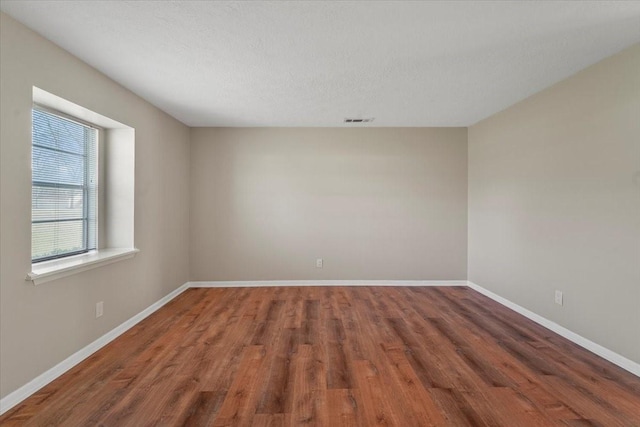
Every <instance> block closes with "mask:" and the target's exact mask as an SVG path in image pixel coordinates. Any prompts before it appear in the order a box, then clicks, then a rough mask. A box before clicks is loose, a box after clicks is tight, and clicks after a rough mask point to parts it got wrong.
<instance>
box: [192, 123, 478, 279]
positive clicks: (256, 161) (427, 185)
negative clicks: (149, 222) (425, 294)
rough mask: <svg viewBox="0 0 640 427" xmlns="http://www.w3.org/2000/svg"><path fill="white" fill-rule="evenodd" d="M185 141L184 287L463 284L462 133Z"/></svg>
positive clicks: (202, 136)
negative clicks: (210, 283) (187, 283)
mask: <svg viewBox="0 0 640 427" xmlns="http://www.w3.org/2000/svg"><path fill="white" fill-rule="evenodd" d="M191 138H192V141H191V253H190V260H191V279H192V280H300V279H302V280H304V279H306V280H312V279H390V280H393V279H398V280H400V279H404V280H411V279H413V280H420V279H427V280H428V279H433V280H435V279H450V280H456V279H462V280H464V279H466V269H467V266H466V265H467V261H466V259H467V255H466V241H467V209H466V205H467V131H466V129H463V128H449V129H428V128H404V129H393V128H368V129H332V128H322V129H309V128H305V129H299V128H287V129H277V128H275V129H274V128H271V129H265V128H252V129H238V128H228V129H224V128H216V129H212V128H200V129H192V131H191ZM316 258H323V259H324V268H322V269H318V268H316V266H315V261H316Z"/></svg>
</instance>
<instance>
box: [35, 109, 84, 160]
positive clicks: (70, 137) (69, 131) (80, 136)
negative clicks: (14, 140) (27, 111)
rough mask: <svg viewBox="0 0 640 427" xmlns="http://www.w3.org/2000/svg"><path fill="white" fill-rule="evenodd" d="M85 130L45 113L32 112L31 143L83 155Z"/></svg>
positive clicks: (73, 123) (75, 124)
mask: <svg viewBox="0 0 640 427" xmlns="http://www.w3.org/2000/svg"><path fill="white" fill-rule="evenodd" d="M85 129H86V126H83V125H81V124H79V123H75V122H72V121H70V120H66V119H64V118H62V117H59V116H56V115H53V114H50V113H47V112H45V111H39V110H33V143H34V145H42V146H45V147H49V148H55V149H58V150H63V151H69V152H72V153H77V154H83V153H84V152H85V145H84V143H85V140H84V136H85Z"/></svg>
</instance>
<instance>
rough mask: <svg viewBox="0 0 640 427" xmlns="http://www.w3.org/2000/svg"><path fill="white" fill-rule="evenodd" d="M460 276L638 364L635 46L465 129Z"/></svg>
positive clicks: (639, 196)
mask: <svg viewBox="0 0 640 427" xmlns="http://www.w3.org/2000/svg"><path fill="white" fill-rule="evenodd" d="M469 280H470V281H472V282H475V283H477V284H478V285H480V286H483V287H485V288H487V289H490V290H491V291H493V292H495V293H497V294H499V295H501V296H503V297H505V298H507V299H510V300H512V301H514V302H516V303H518V304H520V305H522V306H524V307H526V308H528V309H530V310H532V311H534V312H536V313H538V314H540V315H542V316H544V317H546V318H548V319H551V320H553V321H555V322H557V323H559V324H560V325H562V326H565V327H566V328H568V329H570V330H572V331H574V332H576V333H578V334H580V335H582V336H584V337H586V338H588V339H591V340H592V341H595V342H596V343H598V344H600V345H603V346H605V347H607V348H609V349H611V350H613V351H615V352H618V353H620V354H622V355H623V356H626V357H627V358H629V359H632V360H634V361H635V362H640V45H635V46H634V47H632V48H630V49H628V50H626V51H624V52H622V53H620V54H618V55H615V56H613V57H611V58H609V59H606V60H604V61H602V62H600V63H598V64H596V65H594V66H592V67H590V68H588V69H586V70H584V71H582V72H580V73H578V74H576V75H575V76H573V77H571V78H569V79H567V80H565V81H563V82H561V83H559V84H557V85H555V86H553V87H551V88H549V89H547V90H545V91H543V92H541V93H539V94H537V95H534V96H532V97H531V98H529V99H527V100H525V101H524V102H521V103H519V104H517V105H516V106H513V107H511V108H509V109H507V110H506V111H503V112H501V113H499V114H496V115H495V116H493V117H491V118H489V119H487V120H485V121H483V122H480V123H479V124H477V125H475V126H472V127H471V128H470V129H469ZM556 289H558V290H562V291H563V292H564V297H565V305H564V306H563V307H560V306H558V305H554V303H553V297H554V291H555V290H556Z"/></svg>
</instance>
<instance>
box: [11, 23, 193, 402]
mask: <svg viewBox="0 0 640 427" xmlns="http://www.w3.org/2000/svg"><path fill="white" fill-rule="evenodd" d="M0 31H1V35H0V41H1V46H0V93H1V94H2V96H1V98H0V99H1V101H0V102H1V104H0V142H1V143H0V162H1V164H0V197H1V199H0V202H1V206H2V211H1V216H0V234H1V243H0V337H1V338H0V396H5V395H7V394H8V393H10V392H11V391H13V390H15V389H16V388H18V387H20V386H22V385H24V384H25V383H27V382H28V381H30V380H31V379H33V378H34V377H36V376H37V375H39V374H41V373H42V372H44V371H46V370H47V369H49V368H51V367H52V366H54V365H55V364H57V363H58V362H60V361H62V360H63V359H65V358H66V357H68V356H70V355H71V354H73V353H74V352H76V351H77V350H79V349H80V348H82V347H84V346H85V345H87V344H89V343H90V342H91V341H93V340H95V339H96V338H98V337H100V336H101V335H103V334H104V333H106V332H108V331H109V330H111V329H113V328H114V327H115V326H117V325H118V324H120V323H122V322H123V321H125V320H127V319H128V318H129V317H131V316H133V315H134V314H137V313H139V312H140V311H141V310H143V309H144V308H146V307H147V306H149V305H150V304H152V303H153V302H155V301H157V300H158V299H160V298H161V297H163V296H165V295H166V294H168V293H169V292H171V291H172V290H173V289H175V288H177V287H178V286H180V285H182V284H183V283H185V282H186V281H187V280H188V251H189V248H188V243H187V240H188V234H189V212H188V203H189V182H188V178H189V172H188V165H189V130H188V128H187V127H186V126H184V125H182V124H181V123H179V122H178V121H176V120H174V119H173V118H171V117H169V116H168V115H166V114H165V113H163V112H161V111H159V110H158V109H156V108H155V107H153V106H151V105H150V104H148V103H146V102H145V101H143V100H142V99H140V98H138V97H137V96H135V95H133V94H132V93H131V92H129V91H127V90H126V89H124V88H122V87H121V86H119V85H117V84H116V83H114V82H113V81H111V80H109V79H108V78H106V77H105V76H103V75H102V74H100V73H99V72H97V71H96V70H94V69H92V68H90V67H89V66H87V65H86V64H84V63H82V62H80V61H79V60H78V59H76V58H74V57H73V56H71V55H70V54H68V53H67V52H65V51H63V50H61V49H60V48H58V47H56V46H55V45H53V44H52V43H50V42H48V41H46V40H44V39H43V38H41V37H40V36H38V35H36V34H35V33H34V32H32V31H31V30H29V29H27V28H26V27H24V26H23V25H21V24H19V23H17V22H16V21H14V20H13V19H11V18H9V17H8V16H7V15H5V14H2V16H1V22H0ZM34 85H35V86H37V87H40V88H42V89H44V90H46V91H49V92H51V93H54V94H56V95H58V96H60V97H63V98H66V99H68V100H70V101H72V102H74V103H77V104H79V105H82V106H84V107H86V108H89V109H91V110H93V111H96V112H98V113H100V114H103V115H105V116H108V117H111V118H113V119H115V120H118V121H120V122H122V123H125V124H127V125H130V126H132V127H134V128H135V129H136V131H135V132H136V153H135V156H136V160H135V161H136V177H135V178H136V180H135V184H136V187H135V196H136V200H135V212H136V216H135V244H136V246H137V247H138V248H139V249H140V251H141V252H140V253H139V254H138V255H137V256H136V257H135V258H133V259H130V260H126V261H122V262H117V263H115V264H111V265H107V266H103V267H99V268H97V269H94V270H90V271H87V272H83V273H79V274H77V275H74V276H70V277H66V278H63V279H59V280H56V281H53V282H49V283H45V284H42V285H40V286H37V287H36V286H33V285H32V284H30V283H29V282H26V281H25V276H26V274H27V273H28V272H29V271H30V270H31V256H30V251H31V241H30V236H31V223H30V216H31V200H30V193H31V128H30V126H31V102H32V86H34ZM98 301H104V309H105V314H104V316H103V317H101V318H99V319H95V316H94V312H95V303H96V302H98Z"/></svg>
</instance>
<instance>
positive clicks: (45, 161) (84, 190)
mask: <svg viewBox="0 0 640 427" xmlns="http://www.w3.org/2000/svg"><path fill="white" fill-rule="evenodd" d="M32 135H33V137H32V141H33V151H32V196H31V213H32V215H31V223H32V225H31V231H32V237H31V259H32V262H38V261H45V260H49V259H54V258H60V257H63V256H69V255H74V254H79V253H84V252H88V251H89V250H92V249H95V248H96V246H97V190H98V185H97V184H98V183H97V176H98V174H97V143H98V131H97V130H96V129H94V128H92V127H90V126H86V125H84V124H81V123H79V122H76V121H73V120H70V119H67V118H65V117H62V116H59V115H56V114H55V113H51V112H49V111H45V110H41V109H38V108H34V110H33V133H32Z"/></svg>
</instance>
